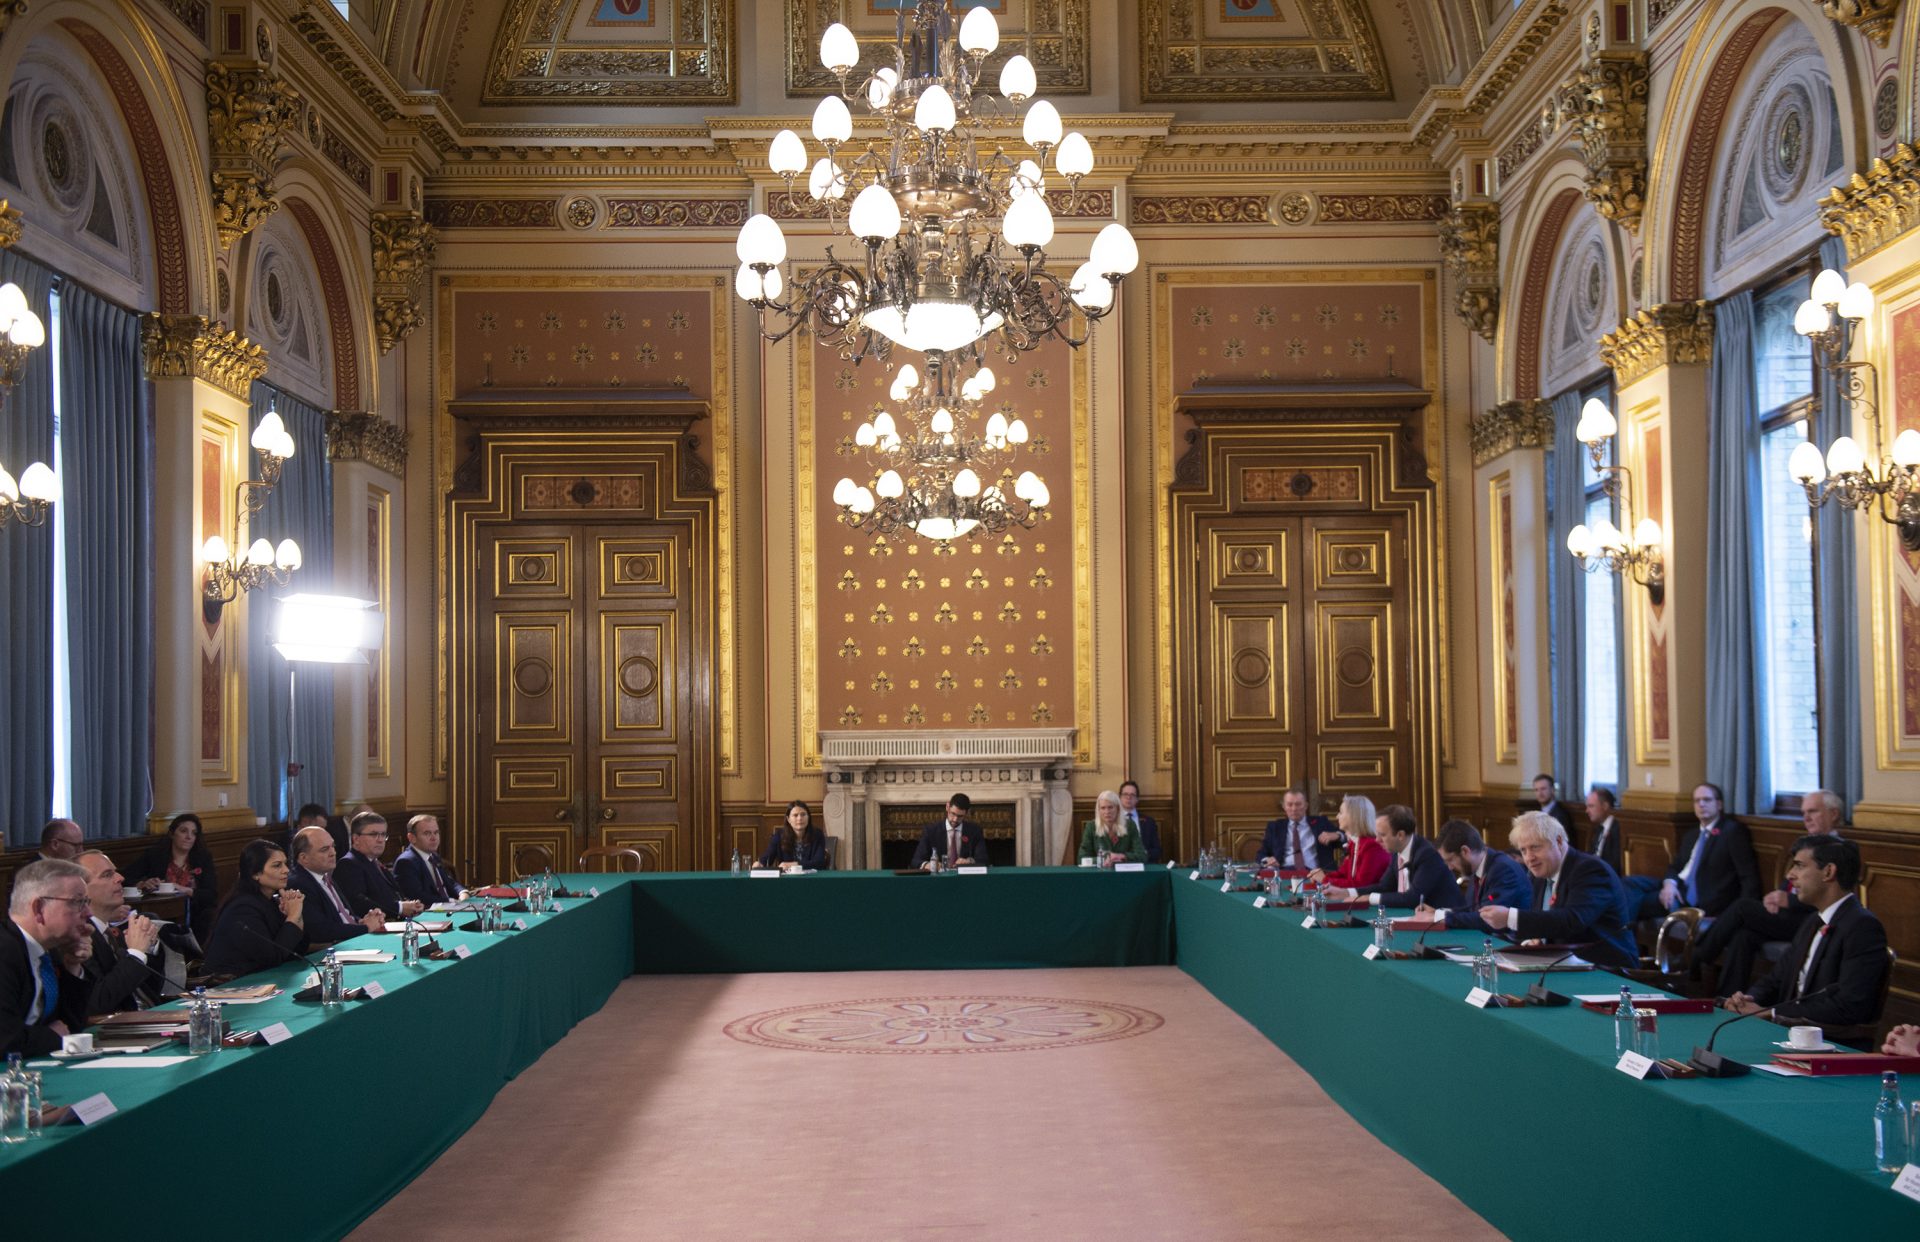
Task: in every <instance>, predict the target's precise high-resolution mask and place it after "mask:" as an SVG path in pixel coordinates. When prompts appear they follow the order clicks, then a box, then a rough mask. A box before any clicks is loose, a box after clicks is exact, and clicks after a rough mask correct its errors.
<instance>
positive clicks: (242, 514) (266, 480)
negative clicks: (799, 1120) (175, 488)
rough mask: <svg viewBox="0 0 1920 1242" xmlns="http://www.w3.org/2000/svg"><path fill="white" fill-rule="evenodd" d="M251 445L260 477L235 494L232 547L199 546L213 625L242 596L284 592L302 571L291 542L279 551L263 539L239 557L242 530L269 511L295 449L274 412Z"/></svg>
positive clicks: (213, 541)
mask: <svg viewBox="0 0 1920 1242" xmlns="http://www.w3.org/2000/svg"><path fill="white" fill-rule="evenodd" d="M252 444H253V448H254V452H256V453H257V454H259V457H260V477H259V478H257V479H245V480H242V481H241V483H240V486H239V487H238V488H236V489H235V490H234V505H233V509H234V513H233V544H232V546H231V547H229V545H228V543H227V541H226V540H225V539H222V538H221V537H220V536H218V535H208V536H207V541H206V542H205V543H203V544H201V545H200V559H201V560H202V561H204V562H206V566H207V579H206V585H205V587H204V588H203V590H202V595H201V600H200V608H201V612H202V613H203V614H204V615H205V617H206V619H207V624H209V625H211V624H213V623H214V622H216V621H218V620H219V619H220V610H221V609H222V608H224V607H226V606H227V605H228V604H230V603H232V602H233V601H234V600H236V599H238V598H240V594H241V592H243V591H251V590H253V589H254V588H256V587H260V586H264V585H266V584H267V583H268V582H272V583H274V584H275V585H277V586H285V585H286V583H287V579H288V578H290V577H292V575H293V571H294V570H296V569H298V568H300V545H299V544H297V543H295V542H294V541H293V540H291V539H282V540H281V541H280V546H279V547H278V548H275V547H274V546H273V545H272V544H270V543H268V542H267V541H266V540H265V539H256V540H254V541H253V545H252V546H251V547H249V548H247V553H246V556H245V557H244V558H242V557H241V556H240V548H241V547H242V546H243V545H242V544H241V542H240V530H241V527H243V526H245V525H246V524H247V523H248V521H249V519H251V518H252V517H253V515H254V514H256V513H258V512H260V510H261V509H263V508H265V507H266V504H267V497H268V496H269V495H270V494H271V493H272V491H273V488H274V485H275V484H276V483H278V482H279V481H280V467H281V465H282V464H284V463H285V462H286V460H287V459H288V458H289V457H292V456H293V448H294V445H293V437H292V436H291V435H288V434H287V428H286V424H284V423H282V422H281V421H280V415H279V414H278V413H276V412H275V411H274V410H273V409H272V408H271V407H269V408H268V410H267V414H266V417H264V418H262V419H261V420H260V425H259V426H258V427H255V428H254V429H253V439H252Z"/></svg>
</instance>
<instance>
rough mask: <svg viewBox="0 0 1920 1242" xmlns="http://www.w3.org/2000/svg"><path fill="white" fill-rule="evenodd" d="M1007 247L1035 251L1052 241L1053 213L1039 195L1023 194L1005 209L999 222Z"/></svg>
mask: <svg viewBox="0 0 1920 1242" xmlns="http://www.w3.org/2000/svg"><path fill="white" fill-rule="evenodd" d="M1000 231H1001V233H1002V235H1004V236H1005V237H1006V239H1007V245H1009V246H1012V247H1013V248H1014V249H1016V250H1026V249H1028V248H1034V249H1037V248H1039V247H1041V246H1044V245H1046V244H1047V243H1048V242H1050V241H1052V240H1053V212H1052V210H1050V209H1049V208H1048V207H1047V200H1046V198H1045V197H1043V196H1042V195H1039V194H1023V195H1021V196H1020V197H1019V198H1016V199H1014V200H1013V202H1012V203H1011V204H1009V205H1008V207H1007V214H1006V216H1005V217H1003V218H1002V219H1001V221H1000Z"/></svg>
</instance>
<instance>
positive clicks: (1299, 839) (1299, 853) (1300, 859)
mask: <svg viewBox="0 0 1920 1242" xmlns="http://www.w3.org/2000/svg"><path fill="white" fill-rule="evenodd" d="M1307 859H1308V855H1307V826H1306V825H1305V824H1303V823H1301V822H1300V821H1299V820H1297V819H1296V820H1294V821H1293V865H1294V866H1296V867H1301V868H1307V867H1311V866H1313V864H1312V863H1311V862H1309V861H1307Z"/></svg>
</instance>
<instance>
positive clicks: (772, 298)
mask: <svg viewBox="0 0 1920 1242" xmlns="http://www.w3.org/2000/svg"><path fill="white" fill-rule="evenodd" d="M786 288H787V278H786V277H784V276H782V275H781V274H780V269H779V268H777V267H770V268H768V269H767V274H766V275H765V276H763V277H761V278H760V296H761V297H763V298H765V299H766V300H767V301H769V302H778V301H779V300H780V295H781V294H782V293H784V292H785V291H786Z"/></svg>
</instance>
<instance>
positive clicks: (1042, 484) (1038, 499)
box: [1027, 474, 1053, 509]
mask: <svg viewBox="0 0 1920 1242" xmlns="http://www.w3.org/2000/svg"><path fill="white" fill-rule="evenodd" d="M1052 500H1053V493H1052V492H1050V491H1048V490H1047V481H1046V480H1045V479H1043V478H1041V477H1040V476H1039V475H1037V474H1036V475H1034V476H1033V489H1032V492H1031V494H1030V495H1028V497H1027V503H1028V504H1030V505H1032V506H1033V507H1034V508H1036V509H1044V508H1046V507H1047V505H1048V504H1049V503H1050V502H1051V501H1052Z"/></svg>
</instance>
